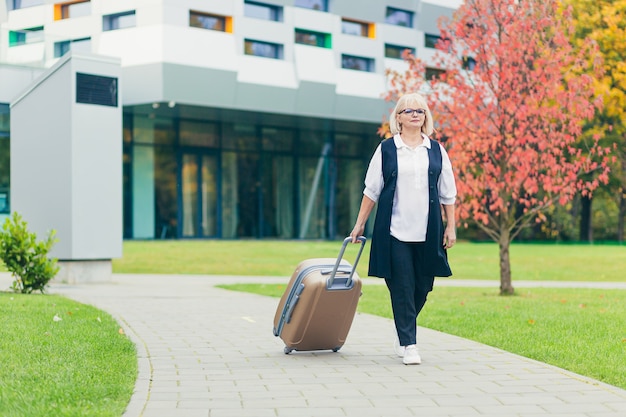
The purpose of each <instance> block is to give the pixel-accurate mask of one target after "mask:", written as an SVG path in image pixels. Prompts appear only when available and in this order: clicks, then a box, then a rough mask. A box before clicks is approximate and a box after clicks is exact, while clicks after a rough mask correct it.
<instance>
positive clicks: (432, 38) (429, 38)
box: [424, 33, 441, 48]
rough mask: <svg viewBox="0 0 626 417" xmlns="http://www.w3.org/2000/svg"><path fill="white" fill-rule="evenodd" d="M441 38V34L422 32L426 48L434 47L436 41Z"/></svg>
mask: <svg viewBox="0 0 626 417" xmlns="http://www.w3.org/2000/svg"><path fill="white" fill-rule="evenodd" d="M440 40H441V36H439V35H432V34H430V33H425V34H424V46H425V47H426V48H435V47H436V46H437V42H439V41H440Z"/></svg>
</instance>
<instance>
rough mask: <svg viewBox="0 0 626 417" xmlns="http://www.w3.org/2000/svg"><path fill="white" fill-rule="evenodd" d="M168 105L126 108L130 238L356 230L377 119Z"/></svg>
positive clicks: (315, 235) (312, 235)
mask: <svg viewBox="0 0 626 417" xmlns="http://www.w3.org/2000/svg"><path fill="white" fill-rule="evenodd" d="M169 111H172V109H169V108H168V107H167V106H165V105H164V106H160V107H156V108H155V107H154V106H138V107H137V108H133V107H130V108H125V109H124V237H125V238H127V239H172V238H223V239H237V238H254V239H256V238H280V239H298V238H301V239H325V238H333V239H334V238H339V237H345V236H346V235H347V234H348V233H349V232H350V231H351V230H352V226H353V223H354V221H355V219H356V216H357V214H358V210H359V207H360V202H361V198H362V192H363V179H364V176H365V170H366V169H367V164H368V162H369V158H370V157H371V154H372V153H373V151H374V149H375V148H376V146H377V145H378V140H379V139H378V138H377V136H376V128H377V126H376V125H375V124H371V125H370V124H363V123H356V122H350V123H348V122H345V126H339V127H332V124H333V123H332V122H330V121H321V120H313V119H307V118H300V117H293V116H277V115H273V116H275V117H273V119H274V120H269V121H268V122H258V123H240V122H237V123H234V122H233V121H234V120H265V119H272V117H269V118H265V117H259V116H261V115H260V114H258V113H252V112H244V111H240V110H238V111H236V112H235V111H232V114H230V115H229V114H228V112H225V111H224V110H222V111H221V112H216V113H215V114H216V115H220V116H216V117H215V118H212V119H206V118H205V119H199V118H197V117H198V114H197V113H198V112H200V113H201V111H200V110H198V109H195V110H194V109H191V108H187V109H185V110H179V113H174V112H173V111H172V114H171V115H168V114H167V113H168V112H169ZM194 111H195V113H194ZM181 113H182V115H181ZM222 113H226V114H225V115H223V114H222ZM302 125H304V126H302Z"/></svg>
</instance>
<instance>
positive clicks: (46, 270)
mask: <svg viewBox="0 0 626 417" xmlns="http://www.w3.org/2000/svg"><path fill="white" fill-rule="evenodd" d="M26 226H27V223H26V222H25V221H24V220H22V216H20V215H19V214H17V213H16V212H13V215H12V216H11V217H9V218H8V219H6V220H5V222H4V225H3V226H2V230H1V231H0V259H1V260H2V262H4V265H5V266H6V268H7V269H8V270H9V271H10V272H11V273H12V274H13V277H14V278H15V281H13V285H12V288H13V291H15V292H21V293H25V294H30V293H32V292H33V291H40V292H42V293H43V292H44V290H45V287H46V285H47V284H48V282H49V281H50V280H51V279H52V278H54V276H55V275H56V273H57V272H58V271H59V267H58V265H57V261H56V259H49V258H48V252H50V249H52V246H53V245H54V243H55V242H56V239H55V238H54V236H55V234H56V232H55V231H54V230H52V231H50V233H48V237H47V238H46V239H45V240H43V241H39V242H38V241H37V236H36V234H35V233H31V232H29V231H28V229H27V227H26Z"/></svg>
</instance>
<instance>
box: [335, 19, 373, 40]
mask: <svg viewBox="0 0 626 417" xmlns="http://www.w3.org/2000/svg"><path fill="white" fill-rule="evenodd" d="M341 33H345V34H347V35H355V36H363V37H366V38H367V37H368V36H369V25H368V24H367V23H363V22H357V21H355V20H350V19H341Z"/></svg>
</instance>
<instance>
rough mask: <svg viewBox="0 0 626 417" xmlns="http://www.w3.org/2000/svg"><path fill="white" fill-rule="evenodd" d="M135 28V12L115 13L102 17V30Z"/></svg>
mask: <svg viewBox="0 0 626 417" xmlns="http://www.w3.org/2000/svg"><path fill="white" fill-rule="evenodd" d="M135 26H137V18H136V16H135V11H134V10H132V11H129V12H123V13H115V14H109V15H105V16H102V30H103V31H109V30H118V29H126V28H132V27H135Z"/></svg>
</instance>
